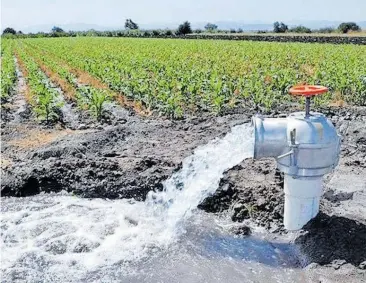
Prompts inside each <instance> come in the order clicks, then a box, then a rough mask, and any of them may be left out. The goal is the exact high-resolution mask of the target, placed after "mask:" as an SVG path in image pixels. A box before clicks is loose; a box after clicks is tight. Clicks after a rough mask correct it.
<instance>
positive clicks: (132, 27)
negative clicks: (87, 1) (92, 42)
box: [2, 19, 361, 37]
mask: <svg viewBox="0 0 366 283" xmlns="http://www.w3.org/2000/svg"><path fill="white" fill-rule="evenodd" d="M124 27H125V29H124V30H117V31H96V30H88V31H68V32H66V31H64V30H63V29H62V28H60V27H57V26H54V27H53V28H52V29H51V31H50V32H49V33H45V32H38V33H29V34H24V33H23V32H22V31H16V30H15V29H13V28H11V27H7V28H5V29H4V31H3V33H2V36H4V37H67V36H69V37H73V36H108V37H122V36H141V37H152V36H174V35H177V36H181V35H186V34H192V33H196V34H199V33H203V32H206V33H243V30H242V29H237V30H235V29H230V30H220V29H219V27H218V26H217V25H216V24H213V23H207V24H206V25H205V27H204V30H201V29H195V30H192V28H191V23H190V22H188V21H185V22H183V23H182V24H180V25H179V26H178V27H177V29H175V30H171V29H164V30H140V29H139V25H138V24H137V23H135V22H134V21H132V19H127V20H126V22H125V25H124ZM359 31H361V28H360V26H358V25H357V24H356V23H354V22H344V23H341V24H340V25H339V26H338V28H337V29H335V28H333V27H325V28H320V29H317V30H312V29H310V28H308V27H305V26H302V25H300V26H295V27H292V28H289V27H288V25H286V24H285V23H283V22H275V23H274V24H273V30H272V31H267V30H263V31H257V33H267V32H274V33H288V32H289V33H314V32H315V33H335V32H338V33H343V34H346V33H348V32H359Z"/></svg>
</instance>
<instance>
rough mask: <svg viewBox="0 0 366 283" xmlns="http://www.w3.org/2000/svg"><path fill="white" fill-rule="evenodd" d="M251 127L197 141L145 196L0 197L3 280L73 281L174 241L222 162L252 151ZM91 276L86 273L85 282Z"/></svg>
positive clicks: (238, 159) (213, 183)
mask: <svg viewBox="0 0 366 283" xmlns="http://www.w3.org/2000/svg"><path fill="white" fill-rule="evenodd" d="M253 142H254V141H253V137H252V128H251V127H250V126H249V124H244V125H239V126H236V127H234V128H233V129H232V131H231V132H230V133H228V134H227V135H226V136H225V137H224V138H222V139H215V140H213V141H211V142H209V143H208V144H207V145H205V146H202V147H199V148H197V149H196V150H195V151H194V154H193V155H191V156H189V157H188V158H186V159H185V160H184V161H183V167H182V169H181V170H180V171H178V172H176V173H175V174H173V175H172V177H171V178H170V179H168V180H167V181H166V182H165V183H164V190H163V191H161V192H152V191H151V192H150V193H149V194H148V196H147V198H146V201H145V202H137V201H134V200H126V199H124V200H114V201H109V200H103V199H93V200H88V199H81V198H78V197H74V196H71V195H69V194H65V193H64V194H41V195H38V196H34V197H27V198H3V199H2V205H1V210H2V215H1V238H2V241H1V250H2V266H1V269H2V273H3V275H4V276H5V278H6V280H9V281H16V280H18V279H22V280H26V281H32V282H37V281H42V282H45V281H46V282H49V281H52V282H74V281H77V282H79V281H80V280H82V279H83V278H84V279H85V278H87V276H90V274H93V272H96V271H97V270H98V271H99V272H101V270H106V269H108V268H111V267H112V266H118V267H119V268H120V267H121V266H124V268H126V270H127V269H128V266H129V265H131V264H132V263H134V262H137V261H140V260H143V259H144V258H147V257H148V256H151V255H152V254H154V253H157V252H158V251H159V250H162V249H164V248H166V247H168V246H171V245H172V244H173V243H176V242H177V241H178V240H179V236H181V235H182V233H184V227H185V225H184V222H185V221H187V220H188V219H189V218H190V216H191V215H192V213H193V212H194V210H195V209H196V208H197V205H198V204H199V203H200V202H201V201H202V200H203V199H205V198H206V197H207V196H208V195H209V194H211V193H213V192H214V191H215V190H216V189H217V187H218V183H219V181H220V178H221V177H222V174H223V172H224V171H225V170H226V169H229V168H231V167H233V166H234V165H236V164H238V163H239V162H241V161H242V160H244V159H245V158H249V157H251V156H252V152H253ZM91 281H93V280H89V282H91Z"/></svg>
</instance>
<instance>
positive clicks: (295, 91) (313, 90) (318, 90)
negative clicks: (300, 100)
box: [289, 85, 328, 97]
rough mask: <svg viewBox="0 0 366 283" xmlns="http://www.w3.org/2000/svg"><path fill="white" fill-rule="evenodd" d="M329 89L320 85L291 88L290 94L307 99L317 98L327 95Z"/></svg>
mask: <svg viewBox="0 0 366 283" xmlns="http://www.w3.org/2000/svg"><path fill="white" fill-rule="evenodd" d="M327 91H328V88H327V87H325V86H320V85H300V86H294V87H292V88H290V90H289V92H290V93H291V94H292V95H301V96H305V97H310V96H316V95H319V94H323V93H326V92H327Z"/></svg>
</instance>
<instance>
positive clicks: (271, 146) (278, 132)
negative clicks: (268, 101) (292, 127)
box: [252, 115, 289, 159]
mask: <svg viewBox="0 0 366 283" xmlns="http://www.w3.org/2000/svg"><path fill="white" fill-rule="evenodd" d="M252 125H253V126H254V154H253V158H254V159H259V158H263V157H274V158H276V157H278V156H280V155H282V154H284V153H286V152H288V151H289V146H288V140H287V119H286V118H263V117H261V116H258V115H257V116H254V117H253V118H252Z"/></svg>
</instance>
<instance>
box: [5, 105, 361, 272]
mask: <svg viewBox="0 0 366 283" xmlns="http://www.w3.org/2000/svg"><path fill="white" fill-rule="evenodd" d="M294 108H295V109H296V106H291V107H290V106H286V107H284V108H282V109H277V110H275V111H273V112H272V113H267V114H268V115H269V116H272V117H279V116H284V115H285V113H289V112H291V111H293V110H294ZM319 110H320V111H321V112H322V113H324V114H326V115H327V116H328V117H329V118H330V119H331V120H332V121H333V123H334V124H335V125H336V127H337V129H338V130H339V132H340V133H341V134H342V136H343V141H342V152H341V161H340V164H339V166H338V168H337V170H336V171H335V172H334V173H333V174H330V175H328V176H327V177H326V178H325V194H324V197H323V199H322V203H321V213H320V214H319V215H318V216H317V217H316V218H315V219H314V220H312V221H311V222H309V223H308V225H307V226H306V227H305V228H304V230H303V232H302V233H300V234H299V236H298V237H297V239H296V240H295V244H297V245H299V247H300V249H301V251H302V252H303V253H304V254H305V255H306V256H307V263H317V264H319V265H321V266H323V267H322V268H325V273H327V272H328V270H330V269H332V270H334V269H337V270H338V269H339V268H340V267H341V266H348V265H347V264H350V265H351V266H352V268H351V269H350V270H351V271H350V272H351V273H352V274H353V273H354V272H356V271H355V269H354V268H356V269H357V270H359V271H357V272H363V271H364V270H363V269H365V268H366V249H365V247H366V245H365V244H364V243H366V226H365V225H366V177H365V176H366V139H365V137H366V108H364V107H346V108H323V109H319ZM16 111H17V110H16V109H11V108H9V109H8V110H6V112H5V113H4V115H3V113H2V118H3V119H2V124H1V131H2V148H1V150H2V164H1V167H2V181H1V194H2V196H29V195H34V194H38V193H40V192H51V191H52V192H57V191H60V190H66V191H69V192H73V193H74V194H76V195H79V196H82V197H87V198H94V197H102V198H110V199H113V198H135V199H138V200H143V199H144V198H145V196H146V194H147V192H148V191H150V190H154V189H155V190H160V189H162V183H163V181H164V180H166V179H167V178H169V177H170V176H171V174H172V173H173V172H174V171H176V170H179V169H180V167H181V162H182V160H183V159H184V158H185V157H187V156H189V155H191V154H192V152H193V150H194V149H195V148H196V147H197V146H199V145H203V144H206V143H207V142H208V141H210V140H212V139H213V138H215V137H220V136H223V135H224V134H225V133H227V132H228V131H230V128H231V127H232V126H234V125H237V124H242V123H245V122H249V121H250V117H251V116H252V115H253V114H255V113H256V112H257V110H254V109H247V108H246V109H242V108H236V109H235V110H230V111H226V112H225V113H223V114H222V115H221V116H213V115H209V114H204V113H203V114H200V115H198V116H196V117H194V116H190V117H186V118H184V119H182V120H177V121H172V120H170V119H167V118H164V117H155V116H151V117H141V116H138V115H136V114H135V113H134V112H132V111H131V110H125V109H118V111H117V112H118V114H114V115H109V116H108V117H107V119H105V120H104V121H102V122H96V121H94V120H93V119H92V118H88V119H89V120H83V121H80V122H79V124H78V125H77V126H75V127H69V125H67V123H66V124H65V123H63V124H62V123H61V124H56V125H52V126H49V125H41V124H39V123H38V122H37V121H36V120H35V119H34V117H33V116H32V115H31V113H30V112H29V111H28V110H27V109H26V110H25V111H23V112H22V113H18V112H16ZM117 112H115V113H117ZM14 113H18V114H19V117H20V119H18V120H16V119H15V118H14ZM342 182H343V183H342ZM340 184H345V185H344V186H343V185H340ZM282 186H283V176H282V175H281V173H280V172H278V171H277V170H276V164H275V161H274V160H271V159H263V160H252V159H247V160H244V161H243V162H242V163H240V164H238V165H237V166H235V167H233V168H232V169H230V170H228V171H227V172H225V174H224V177H223V178H222V179H221V181H220V186H219V188H218V190H217V191H216V193H215V194H214V195H212V196H210V197H209V198H207V199H206V200H205V201H204V202H203V203H201V204H200V206H199V208H200V209H203V210H205V211H208V212H212V213H229V214H230V216H231V218H232V220H233V221H237V222H244V223H245V224H246V225H249V226H262V227H264V228H265V229H267V230H268V231H269V232H271V233H286V231H285V230H284V229H283V225H282V220H283V204H284V196H283V189H282ZM355 196H357V198H355ZM363 197H364V200H365V201H360V200H362V199H363ZM357 201H358V202H357ZM363 206H364V207H363ZM242 231H243V232H242V233H243V234H248V233H250V230H248V229H246V228H245V229H242ZM235 233H239V234H240V233H241V232H240V231H239V232H238V231H236V232H235ZM322 268H320V267H319V268H315V270H317V271H319V270H322V272H323V271H324V269H322ZM309 270H312V271H311V272H314V271H313V270H314V268H312V269H309ZM309 272H310V271H309ZM319 272H320V271H319ZM350 272H349V273H347V274H350ZM357 272H356V273H357ZM322 274H323V273H322ZM324 276H326V275H324ZM357 276H366V275H365V273H357ZM357 278H361V277H357Z"/></svg>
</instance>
